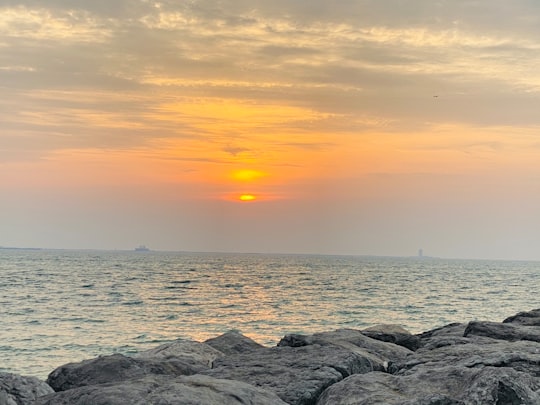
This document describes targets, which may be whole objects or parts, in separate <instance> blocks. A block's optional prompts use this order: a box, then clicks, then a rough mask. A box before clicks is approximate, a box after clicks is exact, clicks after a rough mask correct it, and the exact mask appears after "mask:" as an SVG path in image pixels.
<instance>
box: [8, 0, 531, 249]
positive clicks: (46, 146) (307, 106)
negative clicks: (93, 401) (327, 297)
mask: <svg viewBox="0 0 540 405" xmlns="http://www.w3.org/2000/svg"><path fill="white" fill-rule="evenodd" d="M0 33H1V36H0V51H1V52H0V95H1V96H2V97H1V98H0V246H13V247H42V248H61V249H98V250H101V249H105V250H131V249H133V248H135V247H136V246H138V245H140V244H146V245H147V246H148V247H149V248H151V249H155V250H168V251H201V252H204V251H206V252H257V253H276V252H277V253H300V254H337V255H373V256H401V257H404V256H415V255H416V254H417V252H418V249H423V251H424V254H425V255H427V256H434V257H448V258H464V259H467V258H479V259H508V260H540V249H539V247H540V232H539V229H540V215H538V207H540V159H539V157H540V114H538V111H540V72H539V71H538V68H537V67H538V66H539V65H540V64H539V62H540V46H539V45H538V41H537V39H538V35H539V34H540V3H537V2H532V1H529V0H518V1H514V2H508V1H504V0H494V1H487V0H485V1H471V0H456V1H452V2H448V1H443V0H429V1H428V0H416V1H410V2H402V1H397V0H390V1H385V2H381V1H376V0H350V1H342V2H339V3H337V4H335V3H329V2H326V1H322V0H310V1H307V0H298V1H294V2H291V1H283V0H276V1H273V2H266V1H261V0H251V1H245V0H224V1H219V2H216V1H209V0H191V1H182V2H177V1H170V0H163V1H147V0H118V1H115V2H102V1H95V2H85V1H80V0H75V1H65V0H42V1H36V0H17V1H14V0H13V1H12V0H0Z"/></svg>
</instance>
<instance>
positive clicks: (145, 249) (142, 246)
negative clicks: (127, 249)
mask: <svg viewBox="0 0 540 405" xmlns="http://www.w3.org/2000/svg"><path fill="white" fill-rule="evenodd" d="M149 251H150V249H148V248H147V247H146V246H144V245H140V246H139V247H136V248H135V252H149Z"/></svg>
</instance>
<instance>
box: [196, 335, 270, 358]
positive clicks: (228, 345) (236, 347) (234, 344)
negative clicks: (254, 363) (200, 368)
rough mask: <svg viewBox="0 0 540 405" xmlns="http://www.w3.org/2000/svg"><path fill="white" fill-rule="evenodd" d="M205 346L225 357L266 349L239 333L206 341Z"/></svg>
mask: <svg viewBox="0 0 540 405" xmlns="http://www.w3.org/2000/svg"><path fill="white" fill-rule="evenodd" d="M204 343H205V344H207V345H209V346H212V347H213V348H214V349H216V350H218V351H220V352H221V353H224V354H225V355H231V354H238V353H246V352H252V351H254V350H259V349H264V346H263V345H260V344H259V343H257V342H255V341H254V340H252V339H250V338H248V337H246V336H244V335H242V334H241V333H238V332H234V331H231V332H227V333H224V334H223V335H220V336H218V337H215V338H212V339H208V340H206V341H204Z"/></svg>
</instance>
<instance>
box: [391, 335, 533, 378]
mask: <svg viewBox="0 0 540 405" xmlns="http://www.w3.org/2000/svg"><path fill="white" fill-rule="evenodd" d="M419 365H422V366H424V367H428V368H433V369H436V368H439V367H441V366H459V367H466V368H482V367H507V368H513V369H515V370H516V371H520V372H525V373H528V374H530V375H532V376H540V347H539V345H538V343H536V342H530V341H520V342H513V343H512V342H505V341H498V342H497V343H492V344H488V345H480V344H476V343H470V344H463V345H449V346H442V347H438V348H435V349H431V350H427V349H425V348H422V349H419V350H418V351H416V352H414V354H412V355H411V356H409V357H407V358H406V359H404V360H402V361H400V362H395V363H392V364H391V366H390V370H389V371H390V372H391V373H393V374H397V375H401V374H405V373H406V372H407V371H408V370H411V369H413V368H415V367H418V366H419Z"/></svg>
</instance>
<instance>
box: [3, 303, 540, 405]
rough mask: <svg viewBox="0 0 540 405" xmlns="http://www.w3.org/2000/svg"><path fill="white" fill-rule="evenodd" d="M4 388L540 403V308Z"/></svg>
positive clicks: (175, 350)
mask: <svg viewBox="0 0 540 405" xmlns="http://www.w3.org/2000/svg"><path fill="white" fill-rule="evenodd" d="M6 387H7V388H6ZM150 387H152V388H151V389H150ZM456 387H460V388H459V389H456ZM486 387H488V388H489V387H491V388H489V389H487V388H486ZM2 395H3V396H4V397H6V396H7V398H10V399H12V400H13V401H14V403H16V404H18V405H25V404H35V405H53V404H54V405H58V404H70V405H82V404H87V403H88V402H85V401H86V400H85V399H84V398H87V399H88V398H93V399H92V401H94V402H95V403H108V404H111V405H115V404H126V403H128V404H129V403H148V404H152V403H160V404H162V403H163V404H183V403H197V404H201V405H205V404H207V405H214V404H216V405H217V404H220V405H223V404H224V403H226V404H228V403H230V404H236V403H238V404H241V403H253V404H261V405H265V404H276V405H280V404H293V405H311V404H313V405H315V404H317V405H336V404H340V403H344V404H345V403H347V404H348V403H352V402H350V401H352V399H354V400H355V401H358V402H357V403H360V398H361V399H362V401H364V402H361V403H362V404H401V403H405V402H404V401H409V402H407V403H422V404H432V405H435V404H456V405H457V404H468V403H471V404H472V403H481V404H491V403H493V404H505V403H509V404H513V403H520V404H526V405H527V404H531V405H534V404H536V405H537V404H538V403H540V309H535V310H531V311H528V312H520V313H518V314H515V315H512V316H510V317H508V318H506V319H504V320H503V321H501V322H492V321H471V322H468V323H452V324H448V325H445V326H442V327H439V328H436V329H432V330H429V331H426V332H423V333H419V334H411V333H410V332H408V331H407V330H405V329H404V328H402V327H401V326H398V325H385V324H381V325H377V326H374V327H371V328H367V329H364V330H357V329H338V330H335V331H326V332H318V333H314V334H311V335H303V334H288V335H286V336H284V337H283V338H282V339H281V340H280V341H279V343H278V344H277V345H276V346H271V347H269V346H263V345H261V344H259V343H257V342H255V341H253V340H252V339H250V338H249V337H246V336H244V335H242V334H240V333H238V332H227V333H225V334H222V335H220V336H217V337H214V338H210V339H207V340H206V341H204V342H197V341H192V340H183V339H178V340H176V341H174V342H170V343H166V344H163V345H161V346H158V347H154V348H152V349H149V350H146V351H144V352H140V353H138V354H136V355H133V356H126V355H122V354H118V353H117V354H110V355H102V356H99V357H95V358H92V359H88V360H84V361H82V362H77V363H68V364H65V365H62V366H59V367H57V368H56V369H55V370H52V371H51V373H50V374H49V376H48V378H47V380H46V381H41V380H39V379H37V378H35V377H24V376H20V375H17V374H10V373H0V397H1V396H2ZM141 396H142V397H141ZM234 397H236V398H237V400H231V398H234ZM137 401H139V402H137ZM140 401H143V402H140ZM190 401H192V402H190ZM193 401H195V402H193ZM227 401H228V402H227ZM242 401H244V402H242ZM249 401H251V402H249ZM445 401H446V402H445ZM474 401H476V402H474ZM501 401H502V402H501ZM504 401H509V402H504ZM512 401H513V402H512ZM516 401H517V402H516ZM92 403H93V402H92Z"/></svg>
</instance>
